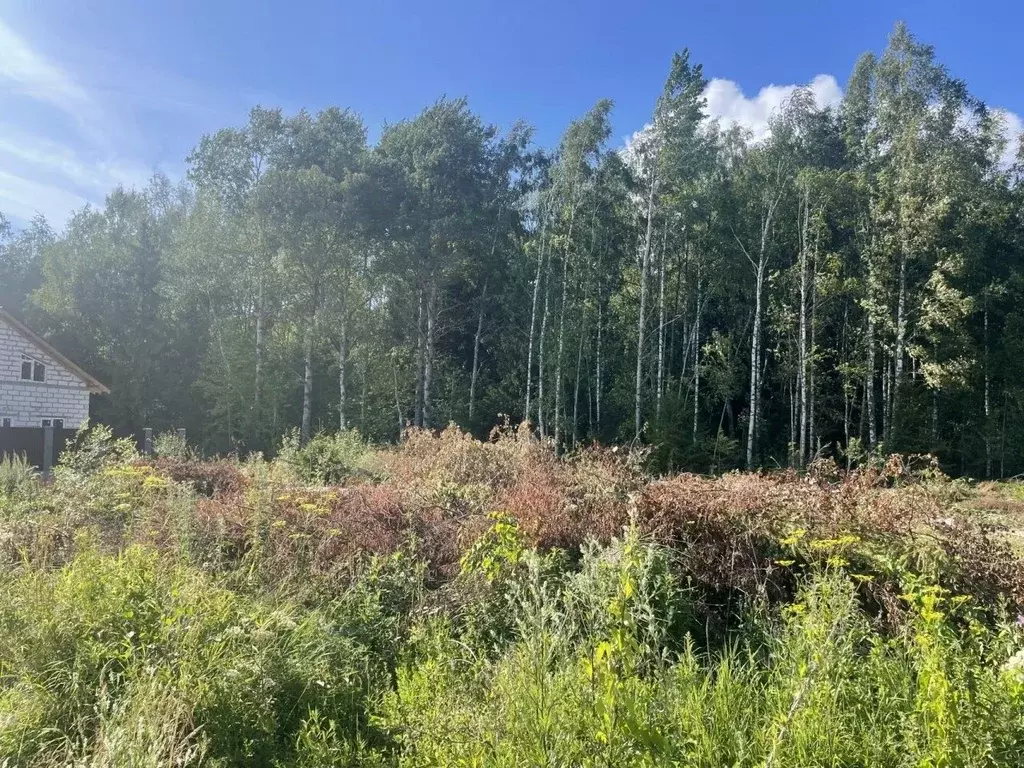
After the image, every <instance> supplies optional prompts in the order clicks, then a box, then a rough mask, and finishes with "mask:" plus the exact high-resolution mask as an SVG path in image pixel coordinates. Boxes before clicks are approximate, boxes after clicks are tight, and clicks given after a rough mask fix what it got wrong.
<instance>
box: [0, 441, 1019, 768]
mask: <svg viewBox="0 0 1024 768" xmlns="http://www.w3.org/2000/svg"><path fill="white" fill-rule="evenodd" d="M159 448H160V449H162V453H163V455H162V456H161V457H159V458H157V459H155V460H143V459H142V458H141V457H139V456H138V455H136V453H135V451H134V449H133V448H132V447H131V446H130V445H128V444H126V443H123V442H118V441H116V440H113V439H111V438H110V436H109V434H107V433H105V432H104V431H102V430H94V431H93V432H92V433H90V434H89V435H87V436H82V437H81V438H80V440H79V447H78V449H77V450H76V451H75V452H73V453H70V454H68V455H67V456H66V457H65V460H64V461H63V463H62V465H61V466H60V467H59V468H58V470H57V471H56V473H55V476H54V478H53V479H52V481H49V482H45V483H44V482H41V481H40V480H38V479H37V478H36V477H35V476H34V475H33V474H32V473H30V472H29V471H27V470H26V468H25V467H23V466H20V465H18V464H17V463H14V464H11V463H6V464H4V465H2V467H0V568H2V575H0V578H2V589H0V764H3V765H10V766H15V765H17V766H21V765H25V766H56V765H75V766H119V767H120V766H178V765H181V766H184V765H189V766H193V765H206V766H332V765H337V766H342V765H360V766H398V765H402V766H421V765H422V766H426V765H442V766H522V765H529V766H532V765H537V766H540V765H543V766H723V765H726V766H819V765H820V766H824V765H828V766H984V765H1004V766H1017V765H1021V764H1024V627H1022V625H1024V616H1022V615H1021V614H1022V612H1024V568H1022V567H1021V566H1022V564H1021V561H1020V560H1019V559H1018V556H1017V554H1016V549H1017V531H1016V524H1017V523H1016V521H1017V519H1018V517H1020V518H1021V519H1024V489H1022V488H1021V486H1019V485H1015V484H1012V483H1006V484H988V485H982V486H976V485H972V484H970V483H967V482H959V481H958V482H952V481H950V480H948V479H947V478H945V477H943V476H942V475H941V474H940V473H938V472H937V471H936V470H935V468H934V467H933V466H932V465H931V464H929V463H928V462H927V461H924V460H922V461H917V462H910V463H908V462H905V461H903V460H900V459H898V458H892V459H890V460H889V461H888V463H886V464H885V465H884V466H881V465H879V466H867V467H862V468H860V469H858V470H854V471H852V472H849V473H841V472H840V471H839V470H838V469H836V468H835V467H834V466H832V465H827V464H819V465H817V466H815V467H813V468H812V470H811V471H810V472H808V473H807V474H805V475H798V474H796V473H792V472H788V473H778V474H767V475H749V474H748V475H743V474H731V475H726V476H723V477H719V478H705V477H699V476H692V475H684V476H677V477H669V478H652V477H650V476H648V475H647V474H646V473H645V471H644V469H643V466H644V462H643V459H644V457H643V456H641V455H638V454H636V453H628V452H624V451H621V450H620V451H615V450H605V449H597V448H595V449H591V450H587V451H584V452H581V453H579V454H576V455H571V456H566V457H561V458H559V457H556V456H555V455H554V454H553V453H552V452H551V451H550V450H549V449H548V448H547V447H545V446H544V445H541V444H539V443H537V442H536V441H534V440H531V439H530V438H529V437H528V436H527V435H526V433H517V432H515V431H513V430H505V431H502V432H499V433H496V434H495V435H494V438H493V439H492V440H491V441H490V442H487V443H481V442H479V441H475V440H473V439H471V438H469V437H468V436H466V435H463V434H461V433H459V432H457V431H455V430H449V431H447V432H445V433H443V434H442V435H440V436H433V435H430V434H427V433H422V432H414V433H412V434H410V435H409V436H408V439H407V440H406V441H405V442H404V443H403V444H402V445H401V446H400V447H397V448H390V449H370V448H369V447H367V446H365V445H363V444H362V443H361V442H360V441H359V439H358V437H357V436H355V435H352V434H348V435H343V436H339V437H333V438H332V437H319V438H317V439H315V440H314V441H313V442H312V443H311V444H310V445H309V446H307V447H305V448H303V449H299V447H298V445H297V443H296V441H295V440H294V439H291V438H289V439H286V440H285V444H284V446H283V449H282V451H281V454H280V456H279V457H278V458H277V459H275V460H274V461H265V460H263V459H262V458H261V457H251V458H250V459H249V460H246V461H216V462H207V461H201V460H198V459H196V458H194V457H190V456H188V455H187V453H186V452H185V451H184V450H183V447H182V446H180V445H175V444H174V443H173V441H162V442H161V443H160V445H159Z"/></svg>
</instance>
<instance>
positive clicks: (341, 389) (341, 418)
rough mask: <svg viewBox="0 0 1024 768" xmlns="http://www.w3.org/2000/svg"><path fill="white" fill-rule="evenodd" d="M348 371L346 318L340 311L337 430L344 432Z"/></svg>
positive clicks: (343, 311)
mask: <svg viewBox="0 0 1024 768" xmlns="http://www.w3.org/2000/svg"><path fill="white" fill-rule="evenodd" d="M347 370H348V316H347V314H346V312H345V310H344V309H342V317H341V342H340V343H339V344H338V395H339V399H338V428H339V429H340V430H341V431H342V432H344V431H345V430H346V429H348V420H347V418H346V415H347V414H346V405H347V397H346V392H345V374H346V372H347Z"/></svg>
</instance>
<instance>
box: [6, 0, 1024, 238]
mask: <svg viewBox="0 0 1024 768" xmlns="http://www.w3.org/2000/svg"><path fill="white" fill-rule="evenodd" d="M780 9H782V10H780ZM897 19H902V20H904V21H906V22H907V23H908V24H909V25H910V28H911V30H912V31H913V32H914V33H915V34H916V35H917V36H918V37H919V38H920V39H921V40H923V41H925V42H928V43H931V44H933V45H934V46H935V47H936V49H937V52H938V55H939V58H940V60H941V61H943V62H944V63H945V64H946V65H947V66H948V67H949V68H950V69H951V70H952V72H953V73H954V74H955V75H957V76H959V77H961V78H963V79H965V80H966V81H967V83H968V85H969V86H970V88H971V89H972V91H973V92H974V93H975V94H976V95H977V96H979V97H981V98H982V99H984V100H985V101H986V102H987V103H988V104H989V105H990V106H992V107H998V108H1002V109H1005V110H1007V111H1008V112H1009V113H1011V114H1010V117H1009V123H1010V124H1011V125H1012V126H1013V127H1014V128H1015V129H1016V130H1020V126H1021V123H1020V119H1019V118H1018V117H1017V115H1024V56H1022V54H1021V53H1020V50H1021V48H1020V40H1019V38H1020V31H1021V30H1022V29H1024V3H1022V2H1019V0H1017V2H1012V1H1010V0H1006V1H1005V2H1003V1H1000V2H992V1H990V2H984V1H983V2H976V3H971V4H969V5H968V4H965V3H963V2H962V1H961V2H954V1H953V0H931V1H930V2H925V1H924V0H922V1H921V2H902V3H900V2H882V1H881V0H860V1H859V2H851V0H846V2H842V3H840V2H829V1H828V0H818V2H806V1H805V0H785V1H784V2H763V0H762V1H761V2H752V1H750V0H733V1H732V2H729V3H721V2H719V3H715V2H712V3H708V2H702V3H695V2H683V1H682V0H676V1H675V2H673V1H672V0H658V1H657V2H635V3H632V4H622V3H610V2H582V0H573V1H572V2H558V1H557V0H547V2H538V1H535V0H525V1H521V2H505V3H498V2H493V1H492V2H488V1H487V0H478V2H468V1H466V0H458V1H456V2H438V1H437V0H435V1H434V2H429V1H428V2H424V0H418V1H417V0H377V1H376V2H372V1H371V2H365V0H364V2H361V3H352V2H341V1H340V0H337V1H335V2H329V1H328V0H317V1H314V0H291V1H290V2H280V1H278V0H263V2H257V1H255V0H249V1H243V0H219V1H218V0H179V1H178V2H171V3H157V2H149V1H148V0H89V2H84V1H83V0H0V211H3V212H4V213H5V214H6V215H7V216H8V217H10V218H12V219H13V220H14V221H15V222H16V223H24V222H25V221H27V220H28V219H29V218H31V216H32V215H33V214H34V213H36V212H41V213H43V214H45V215H46V216H47V217H48V218H50V219H51V221H52V222H53V223H54V224H55V225H56V226H57V227H58V228H59V227H60V226H62V225H63V223H64V222H65V220H66V218H67V216H68V213H69V212H70V211H71V210H73V209H74V208H76V207H79V206H81V205H84V204H85V203H87V202H92V203H101V202H102V200H103V198H104V195H105V194H106V193H107V192H108V191H109V190H110V189H111V188H113V187H114V186H115V185H117V184H125V185H129V186H130V185H139V184H143V183H145V181H146V179H147V178H148V177H149V175H150V174H151V173H152V172H153V171H155V170H160V171H163V172H165V173H167V174H169V175H170V176H171V177H172V178H181V176H182V175H183V173H184V157H185V155H186V154H187V153H188V151H189V149H190V148H191V147H192V146H193V145H194V144H195V143H196V141H197V140H198V138H199V137H200V136H201V135H202V134H203V133H204V132H209V131H213V130H216V129H217V128H219V127H221V126H225V125H234V124H239V123H241V122H242V121H244V119H245V115H246V112H247V111H248V109H249V107H251V106H252V105H253V104H256V103H261V104H263V105H265V106H282V107H284V108H286V109H287V110H290V111H293V110H297V109H298V108H300V107H303V106H304V107H307V108H310V109H314V110H315V109H318V108H321V107H324V106H328V105H332V104H337V105H340V106H349V107H352V108H353V109H355V110H357V111H359V112H360V113H361V114H362V115H363V117H364V119H365V120H366V122H367V124H368V126H369V128H370V135H371V138H373V137H375V136H376V135H377V134H378V133H379V130H380V126H381V124H382V123H383V122H384V121H395V120H399V119H401V118H403V117H408V116H411V115H413V114H415V113H416V112H417V111H418V110H419V109H421V108H422V107H423V106H425V105H426V104H428V103H430V102H431V101H433V100H434V99H436V98H437V97H439V96H441V95H448V96H463V95H465V96H468V97H469V99H470V104H471V106H472V107H473V108H474V109H475V110H477V111H478V112H479V113H481V114H482V115H483V117H484V118H485V119H486V120H488V121H490V122H494V123H497V124H499V125H502V126H507V125H509V124H511V123H512V122H513V121H514V120H515V119H517V118H520V117H522V118H525V119H527V120H528V121H529V122H531V123H532V124H533V125H535V126H536V128H537V139H538V141H539V142H540V143H542V144H544V145H552V144H554V143H555V142H556V141H557V139H558V136H559V134H560V132H561V131H562V130H563V129H564V127H565V125H566V123H567V122H568V121H569V120H571V119H572V118H574V117H577V116H579V115H580V114H582V113H583V112H584V111H586V110H587V109H588V108H589V107H590V106H591V105H592V104H593V102H594V101H595V100H597V99H598V98H601V97H609V98H611V99H613V100H614V101H615V104H616V108H615V113H614V125H615V141H617V142H619V141H622V140H624V138H625V137H627V136H628V135H629V134H631V133H632V132H633V131H634V130H636V129H637V128H639V127H641V126H642V125H643V124H644V122H645V121H646V120H647V118H648V116H649V114H650V110H651V107H652V105H653V102H654V99H655V98H656V96H657V93H658V90H659V89H660V87H661V83H662V80H663V78H664V76H665V73H666V70H667V66H668V63H669V59H670V57H671V55H672V53H673V52H674V51H676V50H678V49H680V48H682V47H684V46H688V47H689V48H690V49H691V51H692V52H693V57H694V59H695V60H696V61H698V62H701V63H703V64H704V67H705V73H706V75H707V76H708V77H709V78H715V79H714V80H713V82H712V84H711V86H710V88H709V92H708V99H709V109H710V111H711V112H713V113H714V114H715V115H717V116H720V117H723V118H725V119H729V120H736V121H739V122H742V123H744V124H746V125H748V126H750V127H751V128H752V129H753V130H754V131H755V133H756V132H758V131H761V130H763V128H764V124H765V121H766V120H767V117H768V115H769V114H770V113H771V111H772V110H773V109H774V108H775V107H777V105H778V104H779V103H780V102H781V101H782V100H783V99H784V98H785V97H786V95H788V93H789V92H791V90H792V88H793V87H794V86H795V85H798V84H811V85H812V87H813V89H814V91H815V93H816V94H817V96H818V98H819V100H821V101H823V102H834V101H836V100H838V99H839V98H840V97H841V93H842V90H841V89H842V87H843V84H844V83H845V81H846V79H847V77H848V75H849V73H850V70H851V68H852V66H853V63H854V61H855V60H856V58H857V56H858V55H859V54H860V53H862V52H863V51H865V50H869V49H870V50H876V51H877V50H881V49H882V48H883V47H884V45H885V39H886V35H887V34H888V32H889V31H890V29H891V28H892V25H893V23H894V22H895V21H896V20H897Z"/></svg>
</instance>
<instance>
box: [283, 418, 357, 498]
mask: <svg viewBox="0 0 1024 768" xmlns="http://www.w3.org/2000/svg"><path fill="white" fill-rule="evenodd" d="M369 454H370V452H369V448H368V447H367V445H366V442H365V441H364V440H363V439H362V438H361V437H360V436H359V433H358V432H356V431H355V430H346V431H344V432H335V433H334V434H328V433H326V432H319V433H317V434H316V435H314V436H313V437H312V438H311V439H310V440H309V442H307V443H306V444H305V445H303V444H302V441H301V439H300V436H299V432H298V430H292V431H291V432H289V433H287V434H286V435H285V436H284V438H283V440H282V441H281V449H280V450H279V451H278V459H279V460H280V461H281V462H283V463H284V464H286V465H288V466H289V467H291V468H292V469H293V470H294V471H295V473H296V475H297V476H298V477H299V479H300V480H301V481H302V482H304V483H308V484H310V485H340V484H343V483H344V482H346V481H348V480H356V479H361V478H367V477H370V476H371V473H370V471H369V468H368V467H369V465H368V463H367V459H368V457H369Z"/></svg>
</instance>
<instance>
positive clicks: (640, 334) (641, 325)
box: [633, 171, 658, 441]
mask: <svg viewBox="0 0 1024 768" xmlns="http://www.w3.org/2000/svg"><path fill="white" fill-rule="evenodd" d="M657 188H658V177H657V175H656V174H655V173H654V172H653V171H652V176H651V188H650V192H649V193H648V196H647V234H646V236H645V237H644V251H643V256H642V258H641V262H640V313H639V318H638V320H637V332H636V386H635V388H634V398H633V402H634V411H633V428H634V433H635V439H636V440H637V441H639V440H640V431H641V429H642V427H643V425H642V424H641V418H640V415H641V404H642V403H641V399H642V390H643V373H644V367H643V366H644V330H645V328H646V319H647V318H646V314H647V268H648V264H649V263H650V260H651V246H652V242H651V239H652V237H653V234H654V195H655V192H656V191H657Z"/></svg>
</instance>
